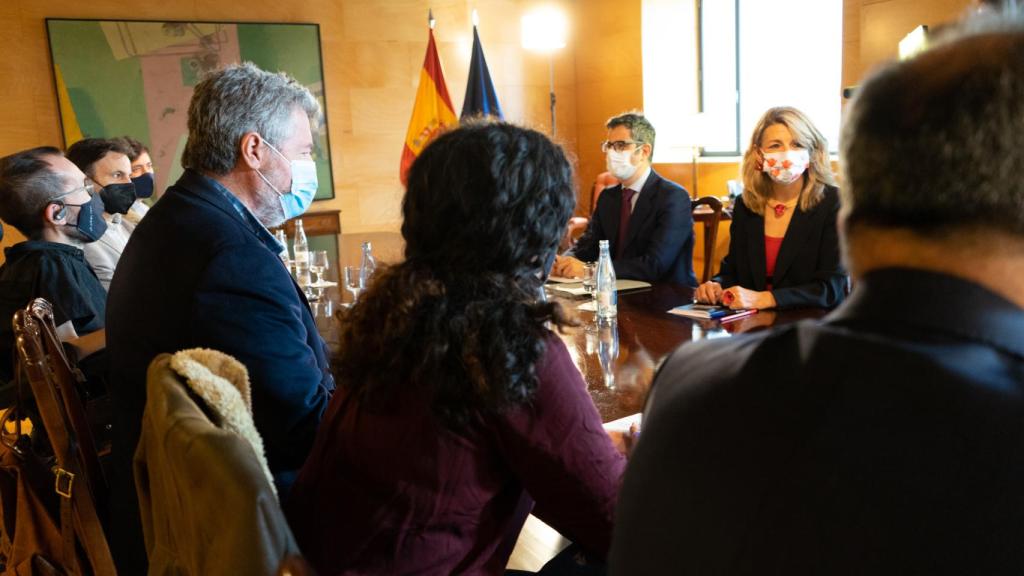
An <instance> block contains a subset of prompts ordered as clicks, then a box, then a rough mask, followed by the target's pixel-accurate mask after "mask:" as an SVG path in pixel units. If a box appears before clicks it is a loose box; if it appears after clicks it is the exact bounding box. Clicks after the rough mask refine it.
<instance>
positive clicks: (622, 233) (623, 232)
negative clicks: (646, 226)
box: [615, 188, 636, 260]
mask: <svg viewBox="0 0 1024 576" xmlns="http://www.w3.org/2000/svg"><path fill="white" fill-rule="evenodd" d="M634 194H636V190H631V189H629V188H623V189H622V207H621V208H620V209H619V240H618V242H616V243H615V258H616V260H617V259H619V258H622V253H623V252H625V251H626V236H627V235H628V234H629V217H630V215H632V214H633V203H632V200H633V195H634Z"/></svg>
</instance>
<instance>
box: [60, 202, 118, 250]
mask: <svg viewBox="0 0 1024 576" xmlns="http://www.w3.org/2000/svg"><path fill="white" fill-rule="evenodd" d="M64 207H65V209H67V208H78V220H77V221H76V222H75V223H74V224H73V226H74V227H75V228H76V229H77V230H78V231H79V232H81V233H82V235H83V236H85V238H86V239H87V240H88V241H89V242H95V241H97V240H99V239H100V237H101V236H103V234H104V233H105V232H106V231H107V221H106V220H104V219H103V199H102V198H100V195H99V194H94V195H93V197H92V198H90V199H89V201H88V202H86V203H84V204H64ZM65 226H72V224H65Z"/></svg>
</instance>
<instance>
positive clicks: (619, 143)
mask: <svg viewBox="0 0 1024 576" xmlns="http://www.w3.org/2000/svg"><path fill="white" fill-rule="evenodd" d="M642 145H643V142H637V141H635V140H612V141H608V140H605V141H604V142H601V152H608V151H609V150H615V151H616V152H625V151H626V150H629V147H630V146H642Z"/></svg>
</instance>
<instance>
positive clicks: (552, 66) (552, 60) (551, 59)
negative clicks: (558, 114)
mask: <svg viewBox="0 0 1024 576" xmlns="http://www.w3.org/2000/svg"><path fill="white" fill-rule="evenodd" d="M548 74H549V77H550V81H551V138H552V139H554V138H555V54H554V52H551V53H549V54H548Z"/></svg>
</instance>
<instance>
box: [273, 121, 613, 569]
mask: <svg viewBox="0 0 1024 576" xmlns="http://www.w3.org/2000/svg"><path fill="white" fill-rule="evenodd" d="M574 203H575V198H574V194H573V179H572V170H571V168H570V166H569V163H568V161H567V160H566V157H565V154H564V153H563V152H562V150H561V149H560V148H559V147H558V146H556V145H555V144H553V143H552V142H551V141H550V140H548V139H547V138H546V137H545V136H543V135H542V134H540V133H538V132H535V131H533V130H527V129H523V128H518V127H515V126H512V125H508V124H502V123H486V124H474V125H469V126H463V127H462V128H459V129H457V130H454V131H451V132H448V133H446V134H444V135H442V136H440V137H439V138H438V139H437V140H435V141H434V142H433V143H432V144H430V145H429V146H428V147H427V148H426V149H425V150H424V151H423V153H422V154H421V155H420V157H419V158H418V159H417V160H416V162H415V163H414V164H413V166H412V168H411V169H410V172H409V180H408V190H407V192H406V196H405V200H404V203H403V213H404V222H403V224H402V235H403V236H404V238H405V241H406V249H405V261H404V262H402V263H400V264H398V265H395V266H393V267H390V268H388V269H386V270H383V271H380V270H378V272H377V274H378V276H377V277H376V278H375V280H374V283H373V285H372V286H371V287H370V288H369V290H368V291H367V292H366V293H365V294H364V295H363V296H362V297H361V298H360V301H359V304H358V305H357V306H355V307H354V308H352V309H351V310H350V311H348V312H347V313H346V314H345V315H344V316H343V318H342V322H343V325H344V327H343V329H342V330H343V331H342V338H341V353H340V355H339V356H338V357H337V358H336V359H335V361H334V370H335V372H336V378H337V382H338V391H337V392H336V394H335V396H334V398H333V399H332V400H331V404H330V406H329V408H328V410H327V413H326V415H325V416H324V419H323V422H322V424H321V427H320V431H319V435H318V437H317V440H316V443H315V445H314V448H313V452H312V454H311V455H310V457H309V459H308V460H307V462H306V465H305V466H304V468H303V470H302V472H301V474H300V477H299V479H298V481H297V483H296V485H295V487H294V489H293V491H292V494H291V496H290V498H289V501H288V502H287V508H288V511H289V516H290V520H291V522H292V525H293V527H294V529H295V533H296V537H297V539H298V541H299V544H300V546H301V547H302V550H303V552H304V553H305V554H306V555H307V556H308V557H309V558H310V560H311V561H312V563H313V564H314V566H315V567H316V569H317V570H318V571H319V572H320V573H321V574H324V575H333V574H408V573H417V574H467V573H472V574H501V573H502V572H503V571H504V569H505V564H506V563H507V561H508V557H509V554H510V553H511V550H512V547H513V545H514V544H515V541H516V538H517V536H518V534H519V531H520V529H521V528H522V525H523V522H524V520H525V517H526V515H527V513H529V512H530V509H531V505H532V504H533V502H534V501H535V502H536V507H535V508H533V512H534V514H536V515H537V516H539V517H540V518H541V519H543V520H545V521H546V522H548V523H549V524H551V525H552V526H554V527H555V528H556V529H558V530H559V531H560V532H561V533H562V534H565V535H566V536H568V537H569V538H571V539H573V540H574V541H575V542H576V543H577V544H579V545H581V546H582V547H583V548H584V549H585V550H586V551H588V552H590V553H592V554H594V555H597V556H599V557H604V555H605V553H606V551H607V548H608V545H609V541H610V538H611V529H612V519H613V513H614V508H615V503H616V500H617V494H618V487H619V483H620V479H621V475H622V471H623V468H624V466H625V460H624V458H623V457H622V456H621V455H620V454H619V452H618V451H617V450H616V449H615V447H614V446H613V445H612V443H611V440H610V439H609V437H608V436H607V435H606V434H605V433H604V431H603V429H602V427H601V419H600V416H599V414H598V412H597V409H596V408H595V407H594V404H593V402H592V401H591V399H590V396H589V394H588V392H587V388H586V384H585V383H584V382H583V380H582V378H581V376H580V373H579V371H578V370H577V369H576V367H575V366H574V364H573V362H572V360H571V359H570V357H569V354H568V352H567V350H566V348H565V346H564V344H563V343H562V342H561V340H560V339H559V338H558V337H557V336H555V335H554V334H553V333H552V332H551V331H550V330H549V329H548V328H547V327H546V325H548V324H550V325H552V326H555V327H561V326H563V325H566V324H569V323H570V320H569V319H568V317H567V316H566V315H565V313H564V312H563V310H562V309H561V307H560V306H559V305H558V304H555V303H549V302H545V301H543V300H541V299H538V298H537V296H538V293H539V290H540V288H541V283H542V277H543V271H545V270H547V268H548V267H549V266H550V263H551V260H552V258H553V256H554V253H555V250H556V249H557V248H558V241H559V239H560V238H561V234H562V231H563V230H564V228H565V223H566V222H567V221H568V218H569V216H570V214H571V213H572V209H573V206H574Z"/></svg>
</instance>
